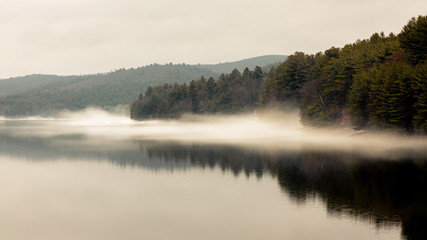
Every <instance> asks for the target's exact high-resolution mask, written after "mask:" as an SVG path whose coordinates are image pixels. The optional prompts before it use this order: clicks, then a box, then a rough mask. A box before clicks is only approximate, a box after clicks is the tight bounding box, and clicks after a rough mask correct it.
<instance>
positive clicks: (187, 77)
mask: <svg viewBox="0 0 427 240" xmlns="http://www.w3.org/2000/svg"><path fill="white" fill-rule="evenodd" d="M202 75H203V76H205V77H217V75H218V74H216V73H213V72H211V71H209V70H207V69H204V68H199V67H196V66H191V65H185V64H179V65H173V64H168V65H158V64H153V65H149V66H145V67H141V68H137V69H128V70H125V69H120V70H117V71H115V72H111V73H107V74H96V75H84V76H66V77H64V76H46V78H43V76H45V75H31V76H26V77H20V78H13V79H6V80H3V81H0V89H2V90H1V91H2V95H3V97H1V98H0V115H5V116H25V115H51V114H53V113H55V112H56V111H58V110H62V109H69V110H79V109H83V108H85V107H87V106H98V107H107V106H116V105H120V104H126V105H127V104H129V103H130V102H131V101H132V100H134V99H135V98H136V97H137V96H138V95H139V93H141V92H143V91H145V89H146V88H147V87H148V86H151V85H159V84H163V83H175V82H176V83H179V84H182V83H186V82H190V81H191V80H195V79H198V78H200V76H202Z"/></svg>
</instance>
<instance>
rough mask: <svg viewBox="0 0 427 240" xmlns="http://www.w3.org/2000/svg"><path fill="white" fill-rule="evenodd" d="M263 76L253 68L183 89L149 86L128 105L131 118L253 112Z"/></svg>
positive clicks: (265, 77) (197, 81)
mask: <svg viewBox="0 0 427 240" xmlns="http://www.w3.org/2000/svg"><path fill="white" fill-rule="evenodd" d="M266 80H267V74H266V73H265V72H264V71H263V70H262V69H261V68H260V67H256V68H255V69H254V70H253V71H249V69H247V68H246V69H245V70H244V72H243V74H242V73H240V72H239V71H238V70H237V69H235V70H233V71H232V72H231V73H230V74H221V76H220V77H219V78H218V80H216V81H215V80H214V79H213V78H209V79H208V80H206V79H205V78H204V77H203V76H202V77H201V78H200V79H198V80H193V81H191V82H190V85H189V86H187V85H186V84H184V85H179V84H174V85H173V86H172V85H169V84H164V85H160V86H156V87H149V88H148V89H147V91H146V92H145V95H144V96H142V95H140V97H139V99H138V100H135V101H134V102H132V104H131V107H130V115H131V118H132V119H146V118H173V117H178V116H180V115H182V114H183V113H190V112H191V113H194V114H203V113H211V114H213V113H237V112H242V111H246V110H251V109H252V110H253V109H255V108H256V107H257V106H258V102H259V99H260V95H261V93H262V91H263V88H264V83H265V81H266Z"/></svg>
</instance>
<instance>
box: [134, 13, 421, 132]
mask: <svg viewBox="0 0 427 240" xmlns="http://www.w3.org/2000/svg"><path fill="white" fill-rule="evenodd" d="M289 104H294V105H295V106H297V107H298V108H299V109H300V114H301V121H302V122H303V123H304V124H307V125H313V126H331V125H336V124H341V123H346V122H351V123H352V124H353V126H354V127H355V128H357V129H377V128H379V129H393V130H399V131H405V132H414V131H417V132H424V133H426V132H427V16H418V17H417V18H412V19H411V20H410V21H409V22H408V23H407V25H405V26H404V27H403V29H402V31H401V32H400V33H399V34H398V35H395V34H393V33H390V34H389V35H387V36H386V35H385V34H384V33H375V34H373V35H372V36H371V37H370V38H369V39H365V40H357V41H356V42H355V43H352V44H347V45H345V46H344V47H342V48H336V47H332V48H330V49H327V50H326V51H324V52H319V53H317V54H305V53H303V52H296V53H294V54H293V55H291V56H289V57H288V58H287V59H286V61H284V62H283V63H282V64H280V65H279V66H278V67H277V69H275V68H271V70H270V71H269V72H268V73H267V72H265V71H263V70H262V69H261V68H255V69H254V70H252V71H250V70H249V69H245V70H244V71H243V73H240V72H239V71H238V70H236V69H235V70H233V71H232V72H231V73H230V74H222V75H221V76H220V77H219V78H218V79H216V80H215V79H213V78H209V79H208V80H206V79H205V78H204V77H201V78H200V79H198V80H196V81H192V82H191V83H190V84H189V85H187V84H183V85H179V84H175V85H170V84H165V85H159V86H154V87H150V88H148V89H147V91H146V92H145V94H142V93H141V94H140V96H139V98H138V99H137V100H135V101H134V102H132V104H131V112H130V115H131V118H133V119H144V118H158V117H163V118H164V117H177V116H180V115H181V114H183V113H186V112H192V113H196V114H201V113H237V112H243V111H253V110H255V109H265V108H267V107H271V106H274V107H279V108H280V107H281V106H285V105H289Z"/></svg>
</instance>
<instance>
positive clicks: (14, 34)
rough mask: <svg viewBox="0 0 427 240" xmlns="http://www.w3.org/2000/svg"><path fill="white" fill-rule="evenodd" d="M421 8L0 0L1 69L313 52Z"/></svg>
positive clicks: (417, 2) (297, 1)
mask: <svg viewBox="0 0 427 240" xmlns="http://www.w3.org/2000/svg"><path fill="white" fill-rule="evenodd" d="M426 13H427V1H426V0H120V1H119V0H1V1H0V77H1V78H6V77H11V76H22V75H27V74H33V73H45V74H60V75H70V74H87V73H99V72H109V71H112V70H115V69H119V68H130V67H139V66H144V65H147V64H151V63H160V64H164V63H169V62H173V63H188V64H197V63H219V62H229V61H236V60H241V59H244V58H250V57H255V56H260V55H267V54H285V55H288V54H292V53H294V52H295V51H303V52H305V53H316V52H319V51H324V50H326V49H327V48H330V47H331V46H336V47H342V46H343V45H345V44H347V43H352V42H354V41H356V40H357V39H365V38H368V37H369V36H370V35H371V34H372V33H374V32H381V31H384V32H385V33H386V34H388V33H390V32H393V33H399V32H400V30H401V28H402V27H403V26H404V25H405V24H406V23H407V21H408V20H409V19H410V18H411V17H413V16H418V15H424V14H426Z"/></svg>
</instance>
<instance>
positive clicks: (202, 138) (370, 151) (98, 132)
mask: <svg viewBox="0 0 427 240" xmlns="http://www.w3.org/2000/svg"><path fill="white" fill-rule="evenodd" d="M17 121H25V123H27V122H28V123H29V124H24V125H22V126H21V125H19V126H18V127H13V131H12V128H11V127H10V126H16V125H13V123H14V122H17ZM0 122H4V123H5V124H4V125H3V126H2V125H0V127H2V128H3V130H6V131H7V130H8V129H9V131H10V133H11V134H14V135H21V134H22V135H37V136H57V135H70V134H82V135H85V136H87V137H100V138H101V139H102V138H108V139H113V140H118V141H119V140H120V139H144V140H158V141H176V142H180V143H183V144H187V143H188V144H192V143H197V144H204V143H206V144H233V145H242V146H246V147H259V148H269V149H277V150H290V151H300V150H304V149H316V150H325V151H335V150H338V151H341V150H343V151H357V152H360V153H361V154H367V155H374V156H385V157H388V158H392V157H394V156H397V155H400V157H401V154H411V155H414V154H415V155H417V156H418V157H420V156H421V157H425V156H427V138H426V137H423V136H399V135H397V134H392V133H386V132H383V133H375V134H373V133H365V132H358V131H354V130H353V129H351V128H334V129H320V128H310V127H304V126H303V125H302V124H301V123H300V122H299V116H298V113H297V112H296V111H295V112H289V113H277V112H270V113H268V114H267V113H266V114H263V115H259V114H250V115H238V116H191V115H187V116H184V117H182V118H181V119H179V120H147V121H132V120H131V119H129V117H127V116H123V115H117V114H111V113H108V112H105V111H102V110H98V109H94V108H89V109H86V110H84V111H80V112H63V113H61V114H60V115H59V117H58V118H37V117H33V118H25V119H5V118H2V119H0ZM31 122H34V123H35V124H31ZM36 123H37V124H36Z"/></svg>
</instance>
